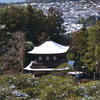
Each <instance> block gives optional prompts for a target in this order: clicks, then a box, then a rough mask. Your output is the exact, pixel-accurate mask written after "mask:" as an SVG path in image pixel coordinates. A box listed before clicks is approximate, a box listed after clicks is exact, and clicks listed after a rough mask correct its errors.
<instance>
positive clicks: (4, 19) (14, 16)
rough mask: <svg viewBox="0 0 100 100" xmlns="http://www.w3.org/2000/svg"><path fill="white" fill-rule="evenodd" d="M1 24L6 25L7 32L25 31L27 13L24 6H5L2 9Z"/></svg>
mask: <svg viewBox="0 0 100 100" xmlns="http://www.w3.org/2000/svg"><path fill="white" fill-rule="evenodd" d="M0 20H1V21H0V24H1V25H5V30H6V31H7V32H10V33H13V32H16V31H24V29H25V27H24V26H25V25H24V24H25V14H24V8H23V7H15V6H10V7H8V6H5V7H4V9H3V8H2V9H1V17H0Z"/></svg>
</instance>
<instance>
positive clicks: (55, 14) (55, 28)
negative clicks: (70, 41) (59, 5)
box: [45, 7, 65, 43]
mask: <svg viewBox="0 0 100 100" xmlns="http://www.w3.org/2000/svg"><path fill="white" fill-rule="evenodd" d="M47 14H48V15H47V23H46V27H45V29H46V33H47V34H48V37H49V38H50V39H52V40H54V41H55V42H58V43H63V40H64V35H63V34H62V33H64V32H65V29H64V26H63V25H62V23H63V22H64V20H63V18H62V15H63V14H62V12H61V11H59V10H56V9H54V8H53V7H50V8H49V10H48V13H47Z"/></svg>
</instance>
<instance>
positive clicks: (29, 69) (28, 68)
mask: <svg viewBox="0 0 100 100" xmlns="http://www.w3.org/2000/svg"><path fill="white" fill-rule="evenodd" d="M33 63H34V61H31V63H30V64H29V65H28V66H27V67H25V68H23V69H24V70H28V71H53V70H54V68H46V69H44V68H43V69H42V68H41V69H33V68H31V65H32V64H33ZM68 69H70V67H66V68H59V69H55V71H61V70H68Z"/></svg>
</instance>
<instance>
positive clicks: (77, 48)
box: [72, 25, 89, 65]
mask: <svg viewBox="0 0 100 100" xmlns="http://www.w3.org/2000/svg"><path fill="white" fill-rule="evenodd" d="M88 35H89V34H88V31H87V29H86V27H85V26H84V25H83V27H82V28H81V30H80V31H79V32H76V33H74V34H73V35H72V37H73V41H72V45H73V47H74V52H76V53H77V55H78V56H77V58H78V60H80V61H81V63H82V64H83V65H84V63H83V62H84V61H83V60H84V57H85V53H86V52H87V48H88V44H87V42H88ZM82 64H80V65H82Z"/></svg>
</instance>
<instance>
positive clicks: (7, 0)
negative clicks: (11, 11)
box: [0, 0, 26, 3]
mask: <svg viewBox="0 0 100 100" xmlns="http://www.w3.org/2000/svg"><path fill="white" fill-rule="evenodd" d="M22 1H23V2H24V1H26V0H0V3H10V2H14V3H16V2H22Z"/></svg>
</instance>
